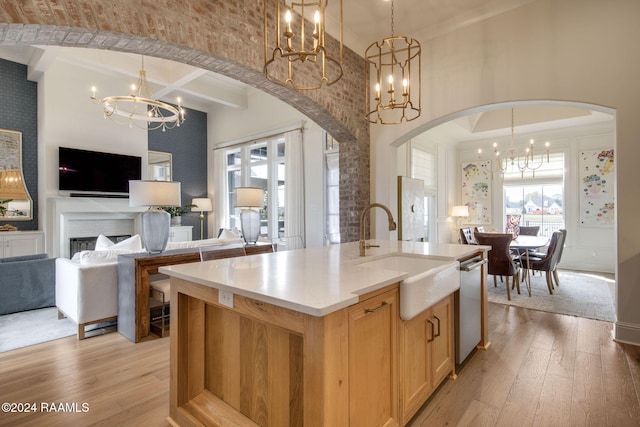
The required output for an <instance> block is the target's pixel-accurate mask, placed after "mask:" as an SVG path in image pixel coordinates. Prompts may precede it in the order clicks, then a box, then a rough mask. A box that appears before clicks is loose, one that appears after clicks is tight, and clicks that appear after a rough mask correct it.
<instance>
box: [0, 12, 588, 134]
mask: <svg viewBox="0 0 640 427" xmlns="http://www.w3.org/2000/svg"><path fill="white" fill-rule="evenodd" d="M533 1H536V0H395V1H394V23H395V24H394V27H395V34H396V35H398V34H401V35H406V36H408V37H412V38H416V39H417V40H419V41H420V43H421V44H423V45H424V44H425V43H427V42H428V41H429V40H430V39H432V38H434V37H437V36H439V35H442V34H446V33H448V32H451V31H455V30H458V29H460V28H463V27H465V26H468V25H472V24H475V23H477V22H480V21H482V20H485V19H488V18H491V17H494V16H496V15H499V14H501V13H505V12H508V11H509V10H512V9H514V8H518V7H521V6H523V5H526V4H528V3H531V2H533ZM327 15H328V16H327V31H328V32H329V33H331V34H333V35H337V34H339V33H338V28H339V26H338V25H337V24H336V23H337V16H338V3H337V0H329V6H328V8H327ZM343 28H344V44H345V46H347V47H348V48H350V49H352V50H353V51H355V52H356V53H359V54H360V55H364V52H365V50H366V48H367V47H368V46H369V45H370V44H371V43H373V42H375V41H380V40H382V39H383V38H384V37H388V36H390V35H391V2H390V1H387V0H343ZM0 58H4V59H7V60H10V61H14V62H18V63H21V64H26V65H28V67H29V68H28V69H29V76H28V78H29V79H31V80H34V81H37V80H38V78H39V76H40V75H41V74H42V73H43V72H44V71H45V70H46V69H47V67H48V66H49V65H50V64H51V63H52V62H53V61H54V60H55V59H62V60H65V61H69V62H72V63H75V64H77V65H81V66H83V67H86V68H87V69H88V70H101V71H103V72H104V71H106V72H108V73H113V74H114V75H121V76H129V77H132V78H135V77H137V75H138V71H139V69H140V56H139V55H132V54H126V53H120V52H113V51H104V50H90V49H78V48H75V49H74V48H62V47H59V46H37V47H19V46H0ZM145 69H146V70H147V77H148V79H149V83H150V85H151V86H152V91H154V96H155V97H157V98H161V99H167V100H173V99H175V98H176V96H178V95H179V96H181V97H182V98H183V99H184V105H186V106H188V107H190V108H195V109H198V110H202V111H210V110H211V107H212V106H214V105H225V106H230V107H237V108H243V107H245V106H246V102H247V101H246V100H247V91H250V90H255V89H252V88H249V87H247V86H246V85H244V84H242V83H240V82H238V81H236V80H233V79H230V78H227V77H224V76H221V75H218V74H215V73H211V72H207V71H204V70H201V69H198V68H194V67H191V66H188V65H185V64H180V63H176V62H172V61H167V60H162V59H157V58H145ZM503 113H504V110H503ZM503 113H500V112H491V113H477V114H474V115H470V116H467V117H463V118H460V119H457V120H455V121H453V122H451V123H450V124H449V125H448V126H444V127H441V128H440V131H441V132H448V133H450V134H451V135H455V138H456V139H457V140H469V139H479V138H482V137H484V135H490V134H491V133H492V132H493V133H496V132H503V133H504V132H505V131H508V130H509V127H510V115H508V117H509V119H507V120H505V117H507V116H505V114H503ZM521 115H522V116H523V117H522V118H521V121H522V124H528V125H535V124H538V127H540V126H541V124H543V125H542V127H545V126H551V123H553V122H556V126H558V125H560V124H562V126H566V125H567V123H569V122H570V121H571V120H572V119H577V120H580V121H582V122H585V121H589V119H590V118H593V114H592V112H589V111H586V110H580V111H577V109H560V110H557V111H556V110H551V109H548V110H547V111H546V112H545V113H541V112H540V110H538V111H537V112H536V113H535V114H532V115H530V117H528V118H525V117H524V115H525V112H521ZM517 122H518V121H517Z"/></svg>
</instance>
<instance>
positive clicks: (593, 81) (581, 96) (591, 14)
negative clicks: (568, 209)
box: [371, 0, 640, 343]
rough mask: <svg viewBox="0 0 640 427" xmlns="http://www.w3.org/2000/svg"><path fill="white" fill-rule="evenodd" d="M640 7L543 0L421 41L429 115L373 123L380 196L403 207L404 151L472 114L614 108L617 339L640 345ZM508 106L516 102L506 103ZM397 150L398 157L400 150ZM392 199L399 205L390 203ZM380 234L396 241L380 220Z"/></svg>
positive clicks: (375, 195)
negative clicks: (550, 105) (499, 107)
mask: <svg viewBox="0 0 640 427" xmlns="http://www.w3.org/2000/svg"><path fill="white" fill-rule="evenodd" d="M638 16H640V2H636V1H622V0H616V1H611V2H602V1H599V0H563V1H556V0H537V1H534V2H531V3H528V4H526V5H525V6H523V7H520V8H517V9H514V10H511V11H509V12H506V13H504V14H502V15H499V16H496V17H493V18H491V19H488V20H486V21H482V22H480V23H477V24H473V25H470V26H468V27H465V28H462V29H460V30H458V31H455V32H453V33H450V34H445V35H442V36H440V37H438V38H435V39H431V40H428V41H427V40H422V39H421V38H420V33H416V34H412V35H411V36H412V37H415V38H416V39H418V40H420V41H421V43H422V45H423V47H424V52H423V55H422V58H423V75H422V82H423V88H422V90H423V94H422V99H423V106H422V107H423V111H422V116H421V117H420V118H419V119H418V120H415V121H413V122H411V123H409V124H406V125H402V126H372V128H371V143H372V144H371V149H372V199H375V200H376V201H379V202H383V203H384V202H386V203H389V204H390V205H394V204H395V200H396V194H395V189H394V187H393V186H392V185H390V183H391V179H392V177H393V178H395V175H396V173H395V170H393V168H394V167H395V160H394V161H391V162H389V161H388V159H389V158H390V157H391V156H395V151H396V150H395V147H394V145H398V144H399V143H401V142H404V141H407V140H409V139H411V138H412V137H414V136H416V135H418V134H420V133H422V132H423V131H424V130H426V129H428V128H430V127H432V126H434V125H436V124H439V123H440V122H443V121H446V120H449V119H450V118H452V117H456V116H458V115H462V114H463V113H462V112H464V111H465V110H468V109H479V108H485V109H490V108H491V106H492V104H497V103H503V102H509V101H521V100H560V101H575V102H583V103H587V104H595V105H598V106H602V107H603V111H605V112H610V110H607V108H610V109H613V110H615V115H616V131H615V134H616V138H615V144H616V147H615V148H616V163H617V164H616V171H617V191H616V201H617V224H616V236H617V247H616V252H617V257H616V278H617V298H616V299H617V308H616V309H617V318H618V321H617V322H616V328H615V335H616V338H617V339H619V340H622V341H630V342H634V343H640V311H639V310H637V307H638V305H639V304H640V283H639V282H640V228H638V227H637V219H636V217H637V213H638V212H639V211H640V198H638V197H637V183H638V182H640V168H638V167H637V159H638V158H640V144H638V143H637V136H638V135H639V134H640V120H638V119H637V115H638V111H639V110H640V105H639V103H640V101H639V100H640V85H638V83H637V70H638V68H639V67H640V50H638V49H637V41H638V40H640V26H638V25H637V17H638ZM507 107H508V106H507ZM392 153H393V154H392ZM391 200H393V202H391ZM376 234H377V236H378V237H384V236H385V235H388V232H385V231H384V226H383V224H381V223H378V224H376Z"/></svg>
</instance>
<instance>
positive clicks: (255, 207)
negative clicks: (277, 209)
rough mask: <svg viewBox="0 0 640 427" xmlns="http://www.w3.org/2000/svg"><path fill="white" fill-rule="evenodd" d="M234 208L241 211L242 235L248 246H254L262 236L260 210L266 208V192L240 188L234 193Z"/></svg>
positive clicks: (254, 188) (259, 189) (257, 189)
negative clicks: (260, 235)
mask: <svg viewBox="0 0 640 427" xmlns="http://www.w3.org/2000/svg"><path fill="white" fill-rule="evenodd" d="M234 201H235V203H234V206H235V207H236V208H239V209H240V223H241V225H242V234H243V235H244V240H245V241H246V242H247V244H250V245H254V244H255V243H256V242H257V241H258V235H259V234H260V209H261V208H262V207H263V206H264V190H263V189H262V188H256V187H238V188H236V189H235V193H234Z"/></svg>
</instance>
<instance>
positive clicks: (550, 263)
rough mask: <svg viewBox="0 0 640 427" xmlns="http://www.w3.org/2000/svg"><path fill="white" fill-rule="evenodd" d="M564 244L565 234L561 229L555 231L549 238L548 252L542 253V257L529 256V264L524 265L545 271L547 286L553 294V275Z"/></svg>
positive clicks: (534, 269) (531, 268)
mask: <svg viewBox="0 0 640 427" xmlns="http://www.w3.org/2000/svg"><path fill="white" fill-rule="evenodd" d="M563 244H564V234H563V233H562V232H560V231H554V232H553V234H552V235H551V239H550V240H549V246H548V247H547V253H545V254H541V255H543V256H542V257H537V256H529V265H528V266H523V268H528V269H530V270H533V271H541V272H542V271H544V272H545V276H546V280H547V288H548V289H549V293H550V294H553V287H554V286H553V276H554V273H553V272H554V270H555V269H556V266H557V265H558V257H559V256H560V248H561V247H562V245H563ZM556 274H557V273H556Z"/></svg>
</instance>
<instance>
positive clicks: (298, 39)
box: [264, 0, 343, 90]
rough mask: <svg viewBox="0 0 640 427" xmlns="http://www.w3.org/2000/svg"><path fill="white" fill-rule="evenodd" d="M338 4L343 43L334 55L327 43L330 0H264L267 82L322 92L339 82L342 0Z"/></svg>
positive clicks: (340, 71) (340, 70)
mask: <svg viewBox="0 0 640 427" xmlns="http://www.w3.org/2000/svg"><path fill="white" fill-rule="evenodd" d="M274 3H275V4H274ZM338 3H339V7H340V40H339V41H338V43H336V44H337V46H335V50H337V52H334V54H333V55H332V54H330V53H329V51H328V48H327V45H326V44H325V22H326V21H325V16H326V14H325V12H326V8H327V5H328V0H316V1H310V0H300V1H297V2H289V3H287V2H286V1H283V0H264V61H265V64H264V73H265V76H266V77H267V79H268V80H270V81H272V82H274V83H277V84H279V85H281V86H291V87H292V88H294V89H296V90H312V89H319V88H321V87H322V85H327V86H328V85H332V84H333V83H335V82H337V81H338V80H340V78H341V77H342V75H343V71H342V0H338ZM310 19H313V21H310ZM272 21H273V22H272ZM269 27H271V28H272V32H270V31H269ZM332 48H334V47H333V46H332Z"/></svg>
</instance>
